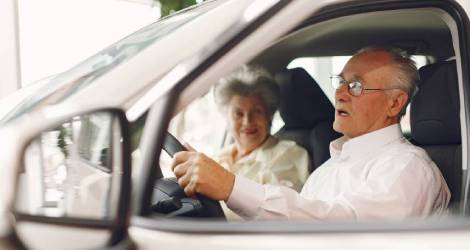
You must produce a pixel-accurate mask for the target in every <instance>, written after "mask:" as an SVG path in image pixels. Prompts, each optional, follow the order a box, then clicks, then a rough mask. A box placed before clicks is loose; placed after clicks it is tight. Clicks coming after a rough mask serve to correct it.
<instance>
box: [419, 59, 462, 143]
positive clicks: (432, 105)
mask: <svg viewBox="0 0 470 250" xmlns="http://www.w3.org/2000/svg"><path fill="white" fill-rule="evenodd" d="M419 73H420V77H421V84H420V85H419V91H418V93H417V94H416V96H415V97H414V99H413V100H412V102H411V113H410V120H411V134H412V136H413V140H414V141H416V142H417V143H418V144H419V145H437V144H460V143H461V137H460V118H459V109H460V102H459V91H458V80H457V69H456V66H455V61H446V62H440V63H436V64H431V65H426V66H423V67H421V68H420V70H419Z"/></svg>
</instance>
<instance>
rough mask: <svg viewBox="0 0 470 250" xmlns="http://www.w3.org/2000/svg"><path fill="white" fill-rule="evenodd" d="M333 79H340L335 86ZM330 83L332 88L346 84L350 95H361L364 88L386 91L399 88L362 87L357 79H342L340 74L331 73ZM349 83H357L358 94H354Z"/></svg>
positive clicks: (338, 87) (336, 88) (337, 88)
mask: <svg viewBox="0 0 470 250" xmlns="http://www.w3.org/2000/svg"><path fill="white" fill-rule="evenodd" d="M333 79H340V81H339V85H338V86H335V84H334V82H333ZM330 83H331V86H332V87H333V89H335V90H339V89H340V88H341V87H342V86H344V85H346V84H347V85H346V86H347V87H348V93H349V94H350V95H352V96H356V97H357V96H361V95H362V92H363V91H364V90H381V91H387V90H393V89H400V88H364V87H363V85H364V84H363V83H362V82H361V81H359V80H354V81H349V82H348V81H346V80H344V78H343V77H342V76H341V75H332V76H330ZM351 84H359V86H360V87H361V88H360V92H359V94H354V92H353V90H352V89H353V87H352V85H351Z"/></svg>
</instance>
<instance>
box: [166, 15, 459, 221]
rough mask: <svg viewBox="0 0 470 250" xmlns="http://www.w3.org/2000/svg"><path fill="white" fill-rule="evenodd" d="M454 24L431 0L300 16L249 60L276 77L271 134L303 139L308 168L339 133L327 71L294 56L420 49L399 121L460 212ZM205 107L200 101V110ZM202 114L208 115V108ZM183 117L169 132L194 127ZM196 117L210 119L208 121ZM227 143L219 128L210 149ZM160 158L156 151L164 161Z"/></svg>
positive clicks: (412, 52)
mask: <svg viewBox="0 0 470 250" xmlns="http://www.w3.org/2000/svg"><path fill="white" fill-rule="evenodd" d="M318 16H321V15H318ZM318 16H317V17H318ZM454 25H455V23H453V21H452V20H451V18H450V17H449V16H448V15H447V14H445V13H443V12H442V11H441V10H438V9H432V8H423V9H403V10H387V11H376V12H368V13H361V14H353V15H347V16H339V17H336V18H332V19H329V20H327V21H321V18H317V19H316V18H311V19H309V20H306V21H305V22H304V23H302V24H301V25H299V26H298V27H297V28H295V29H294V30H292V31H291V32H290V33H289V34H286V35H285V36H283V37H281V38H280V39H279V40H277V41H275V42H273V43H272V44H271V46H269V47H268V48H266V49H265V50H263V51H262V52H260V53H259V54H258V55H257V56H256V57H254V58H253V60H251V61H250V62H248V63H247V64H253V65H260V66H262V67H265V68H266V69H267V70H269V71H270V72H271V73H272V74H273V75H274V76H275V79H276V82H277V83H278V84H279V85H280V89H281V105H280V108H279V115H280V118H279V119H281V120H282V122H281V125H280V126H279V128H278V129H277V130H276V131H274V135H275V136H276V137H279V138H285V139H289V140H293V141H295V142H297V144H298V145H300V146H302V147H304V148H305V149H306V150H307V151H308V153H309V156H310V160H311V169H310V172H312V171H314V170H315V169H316V168H317V167H318V166H320V165H321V164H322V163H323V162H324V161H326V160H327V159H328V158H329V157H330V155H329V143H330V142H331V141H332V140H334V139H336V138H338V137H339V136H341V135H340V134H339V133H337V132H335V131H334V130H333V129H332V123H333V120H334V103H332V101H331V98H330V99H329V96H331V95H332V93H328V92H327V91H328V88H327V87H325V86H329V82H328V81H327V80H325V79H328V76H325V75H315V74H314V73H312V71H309V70H308V67H309V65H308V64H306V65H305V66H300V67H299V66H297V67H290V66H289V65H290V63H291V62H293V61H294V60H296V59H298V58H313V59H315V58H317V59H325V58H326V59H332V58H334V57H342V56H343V57H344V56H352V55H353V54H354V53H355V52H356V51H358V50H359V49H361V48H363V47H367V46H372V45H378V46H392V47H398V48H401V49H403V50H405V51H407V52H408V54H409V55H413V56H420V57H421V58H422V59H424V63H423V64H424V65H425V66H422V67H421V68H420V69H419V73H420V77H421V82H420V85H419V92H418V93H417V95H416V96H415V97H414V99H413V100H412V102H411V105H410V107H409V110H408V111H407V116H405V117H404V118H403V120H404V121H403V123H402V127H404V126H405V125H407V126H410V128H411V130H410V131H404V134H405V136H406V137H407V138H408V139H409V140H410V141H411V142H412V143H413V144H415V145H418V146H420V147H422V148H424V149H425V150H426V151H427V152H428V154H429V155H430V157H431V158H432V160H433V161H434V162H435V163H436V165H437V166H438V167H439V169H440V170H441V172H442V173H443V176H444V178H445V179H446V181H447V184H448V186H449V188H450V191H451V194H452V197H451V201H450V205H449V210H450V211H452V212H453V213H455V214H459V213H461V211H460V202H461V200H462V195H463V193H462V190H461V189H462V182H463V176H464V173H463V170H462V134H461V126H463V125H465V123H464V122H463V120H464V119H463V117H461V114H462V113H461V112H460V110H461V109H462V105H461V102H460V98H462V95H459V93H460V92H461V90H459V88H460V89H462V87H461V86H462V82H459V81H461V80H459V77H458V74H461V72H459V69H458V65H460V62H459V58H456V53H455V52H454V51H455V50H457V49H458V44H456V43H454V42H453V36H455V26H454ZM452 32H454V33H452ZM329 70H330V71H331V70H332V69H331V67H330V69H329ZM317 72H318V71H317ZM320 72H321V71H320ZM326 73H327V74H331V73H339V72H326ZM460 79H462V78H460ZM459 86H460V87H459ZM331 90H332V89H331ZM325 91H326V92H325ZM211 96H212V93H211V91H209V92H207V94H206V96H205V97H207V98H208V99H211V98H212V97H211ZM203 98H204V97H201V98H200V99H203ZM200 99H198V100H196V101H194V102H193V103H190V104H189V105H188V106H187V107H186V109H184V110H183V111H181V112H180V114H181V113H190V112H193V111H191V110H189V109H190V107H191V106H192V105H194V103H196V102H199V103H198V104H197V105H200V102H201V101H200ZM204 102H207V101H204ZM207 103H210V102H207ZM209 105H210V104H209ZM212 105H213V104H212ZM208 110H209V109H207V108H206V109H205V110H204V112H207V111H208ZM210 110H212V111H214V110H216V109H213V108H212V109H210ZM180 114H179V115H180ZM180 116H181V115H180ZM183 116H184V115H183ZM177 117H178V115H177ZM202 117H203V118H204V119H206V121H207V119H208V116H207V114H206V113H204V115H202ZM181 120H184V122H181ZM188 120H191V119H181V117H179V118H174V119H173V120H172V122H171V123H170V126H169V130H170V132H172V133H174V134H175V136H176V137H177V138H178V139H179V140H181V141H188V140H187V138H185V137H184V136H182V135H183V134H184V133H187V131H188V130H193V129H195V127H197V125H194V124H191V123H190V121H188ZM273 123H274V122H273ZM405 123H408V124H405ZM188 124H190V125H188ZM202 124H203V125H201V126H206V127H207V126H209V127H210V126H211V125H208V124H207V122H202ZM214 125H215V126H217V127H220V126H223V123H221V122H215V124H214ZM212 129H213V128H212V127H210V128H209V130H211V132H210V134H211V135H212V136H214V131H213V130H212ZM182 131H183V132H182ZM228 143H230V136H228V135H227V131H225V133H223V136H220V139H219V141H218V142H216V143H213V145H215V147H216V149H215V151H217V149H219V150H220V148H222V147H223V146H225V145H227V144H228ZM196 144H197V143H196ZM196 148H197V147H196ZM162 155H163V154H162ZM162 157H163V156H162ZM163 162H164V160H162V159H161V161H160V165H161V167H162V168H163V167H164V165H165V163H163ZM157 189H158V188H157ZM166 198H168V197H166Z"/></svg>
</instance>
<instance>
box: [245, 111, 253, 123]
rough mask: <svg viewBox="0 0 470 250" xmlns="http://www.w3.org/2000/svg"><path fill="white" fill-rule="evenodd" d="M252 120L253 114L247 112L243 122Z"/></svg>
mask: <svg viewBox="0 0 470 250" xmlns="http://www.w3.org/2000/svg"><path fill="white" fill-rule="evenodd" d="M252 120H253V115H252V114H250V113H246V114H245V115H244V116H243V123H244V124H250V123H251V121H252Z"/></svg>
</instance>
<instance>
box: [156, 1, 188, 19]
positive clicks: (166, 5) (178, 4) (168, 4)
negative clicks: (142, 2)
mask: <svg viewBox="0 0 470 250" xmlns="http://www.w3.org/2000/svg"><path fill="white" fill-rule="evenodd" d="M155 1H158V2H160V5H161V7H162V8H161V17H164V16H167V15H169V14H171V13H172V12H176V11H178V10H181V9H184V8H186V7H189V6H191V5H194V4H196V3H197V2H196V0H155Z"/></svg>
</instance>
